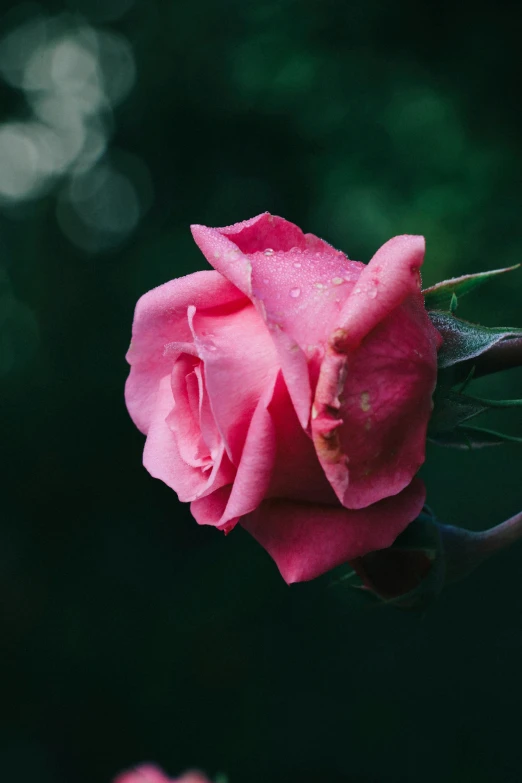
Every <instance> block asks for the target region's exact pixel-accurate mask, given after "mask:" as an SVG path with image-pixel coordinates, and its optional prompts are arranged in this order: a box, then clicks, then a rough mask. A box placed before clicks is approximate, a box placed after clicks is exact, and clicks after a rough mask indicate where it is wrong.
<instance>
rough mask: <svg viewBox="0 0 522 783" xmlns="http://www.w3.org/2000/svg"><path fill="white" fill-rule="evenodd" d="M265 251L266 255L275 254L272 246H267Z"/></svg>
mask: <svg viewBox="0 0 522 783" xmlns="http://www.w3.org/2000/svg"><path fill="white" fill-rule="evenodd" d="M263 252H264V254H265V256H273V255H274V251H273V248H271V247H267V248H266V250H264V251H263Z"/></svg>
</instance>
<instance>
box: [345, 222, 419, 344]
mask: <svg viewBox="0 0 522 783" xmlns="http://www.w3.org/2000/svg"><path fill="white" fill-rule="evenodd" d="M424 250H425V241H424V237H420V236H410V235H407V234H405V235H404V236H399V237H394V238H393V239H390V240H389V241H388V242H386V244H384V245H383V246H382V247H381V248H380V249H379V250H378V251H377V252H376V253H375V255H374V256H373V258H372V259H371V261H370V263H369V264H368V265H367V266H364V267H363V269H362V272H361V275H360V277H359V280H358V281H357V284H356V285H355V286H354V287H353V289H352V291H351V294H350V296H349V297H348V298H347V299H346V300H345V302H344V305H343V308H342V311H341V314H340V317H339V319H338V328H339V329H340V330H342V331H343V332H344V333H345V334H344V337H343V338H342V339H341V338H340V336H338V337H337V338H336V343H337V346H338V348H339V346H340V343H341V342H342V344H343V345H344V346H345V348H347V347H350V348H351V349H352V350H353V349H354V348H356V347H357V346H358V345H359V343H360V342H361V340H362V339H363V337H365V336H366V335H367V334H369V333H370V332H371V330H372V329H373V328H374V327H375V326H377V324H379V323H380V322H381V321H382V320H383V319H384V318H386V316H387V315H388V314H389V313H391V312H392V311H393V310H395V309H396V308H397V307H399V305H400V304H401V303H402V302H404V300H405V299H407V298H408V297H409V296H410V295H411V294H418V293H419V292H420V290H421V278H420V271H419V270H420V268H421V266H422V262H423V260H424Z"/></svg>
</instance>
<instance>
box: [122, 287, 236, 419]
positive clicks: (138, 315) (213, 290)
mask: <svg viewBox="0 0 522 783" xmlns="http://www.w3.org/2000/svg"><path fill="white" fill-rule="evenodd" d="M244 302H245V299H244V296H243V294H241V292H240V291H238V289H237V288H235V287H234V286H233V285H231V283H230V282H229V281H228V280H225V278H224V277H222V276H221V275H219V274H218V273H217V272H214V271H208V272H196V273H195V274H193V275H188V276H187V277H181V278H178V279H177V280H171V282H170V283H165V285H162V286H159V288H155V289H153V290H152V291H149V292H148V293H146V294H144V296H142V297H141V299H140V300H139V302H138V304H137V305H136V312H135V315H134V323H133V327H132V341H131V344H130V348H129V351H128V353H127V361H128V362H129V364H130V365H131V371H130V375H129V377H128V379H127V384H126V387H125V400H126V403H127V408H128V410H129V413H130V415H131V417H132V419H133V421H134V423H135V424H136V426H137V427H138V428H139V429H140V430H141V431H142V432H143V433H145V434H147V430H148V428H149V425H150V421H151V417H152V415H153V412H154V405H155V399H156V394H157V391H158V386H159V382H160V380H161V378H163V377H164V376H165V375H167V374H168V373H170V369H171V368H172V364H173V356H172V351H171V352H170V353H169V351H168V350H167V351H166V352H165V346H168V344H169V343H172V342H173V341H174V340H175V341H177V342H179V343H182V342H183V341H192V334H191V332H190V327H189V323H188V320H187V308H188V307H189V305H195V307H196V308H198V309H199V310H204V309H205V308H207V307H208V308H212V309H213V310H215V309H216V308H219V307H225V308H228V309H229V310H230V308H231V307H234V306H236V307H241V306H242V304H244Z"/></svg>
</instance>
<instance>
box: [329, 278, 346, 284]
mask: <svg viewBox="0 0 522 783" xmlns="http://www.w3.org/2000/svg"><path fill="white" fill-rule="evenodd" d="M332 283H333V284H334V285H342V284H343V283H344V280H343V278H342V277H332Z"/></svg>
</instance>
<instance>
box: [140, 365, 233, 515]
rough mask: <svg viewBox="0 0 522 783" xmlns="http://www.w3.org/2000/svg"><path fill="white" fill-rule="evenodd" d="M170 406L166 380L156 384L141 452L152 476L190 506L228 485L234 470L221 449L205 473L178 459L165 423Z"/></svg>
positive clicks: (167, 378) (169, 380) (168, 379)
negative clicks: (149, 419)
mask: <svg viewBox="0 0 522 783" xmlns="http://www.w3.org/2000/svg"><path fill="white" fill-rule="evenodd" d="M173 406H174V398H173V395H172V388H171V379H170V377H169V376H167V377H165V378H163V379H162V380H161V381H160V384H159V389H158V393H157V397H156V405H155V408H154V413H153V415H152V419H151V421H150V425H149V432H148V435H147V440H146V441H145V448H144V450H143V465H144V466H145V468H146V469H147V470H148V471H149V473H150V474H151V476H153V477H154V478H157V479H160V480H161V481H163V482H164V483H165V484H167V485H168V486H169V487H171V488H172V489H173V490H174V491H175V492H176V493H177V494H178V497H179V499H180V500H181V501H183V502H189V501H191V500H195V499H196V498H198V497H202V496H204V495H206V494H208V493H210V492H213V491H215V490H216V489H219V487H222V486H224V485H225V484H229V483H230V481H232V479H233V476H234V468H233V466H232V465H231V464H230V462H229V460H228V457H227V456H226V454H225V451H224V447H223V445H222V446H221V449H220V452H219V453H218V454H217V455H216V457H215V459H214V462H213V465H212V467H211V469H210V470H207V471H204V470H202V469H201V468H196V467H193V466H191V465H189V464H188V463H187V462H186V461H185V460H184V459H183V458H182V457H181V455H180V452H179V448H178V444H177V438H176V435H175V434H174V433H173V432H172V430H171V428H170V427H169V425H168V423H167V418H168V416H169V414H170V413H171V411H172V408H173Z"/></svg>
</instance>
